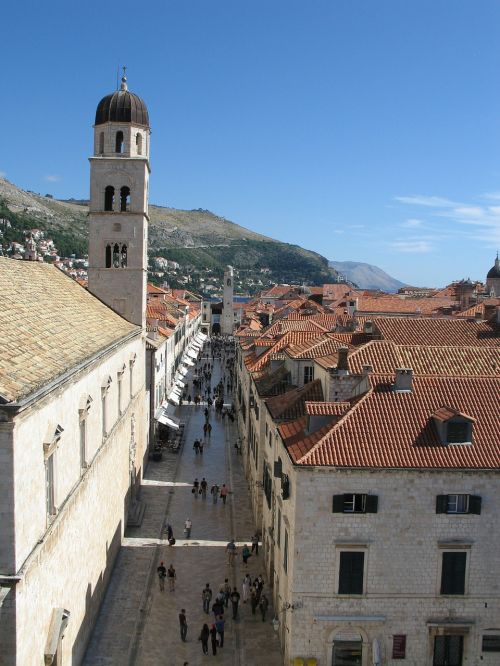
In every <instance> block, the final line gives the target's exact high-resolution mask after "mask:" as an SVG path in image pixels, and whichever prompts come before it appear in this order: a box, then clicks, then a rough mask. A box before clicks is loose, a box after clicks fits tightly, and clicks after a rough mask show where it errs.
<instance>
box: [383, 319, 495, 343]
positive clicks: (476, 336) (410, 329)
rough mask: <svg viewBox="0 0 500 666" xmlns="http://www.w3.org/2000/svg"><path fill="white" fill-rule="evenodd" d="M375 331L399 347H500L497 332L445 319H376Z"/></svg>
mask: <svg viewBox="0 0 500 666" xmlns="http://www.w3.org/2000/svg"><path fill="white" fill-rule="evenodd" d="M373 324H374V328H375V329H376V330H377V331H378V332H380V334H381V335H382V337H383V338H384V339H386V340H394V342H397V343H398V344H402V345H436V346H473V347H474V346H475V347H478V346H481V347H482V346H483V345H484V346H487V347H498V346H500V335H499V330H500V329H499V328H498V327H495V326H493V325H492V324H489V323H487V322H476V321H468V320H464V319H455V318H454V319H452V318H449V319H445V318H436V319H434V318H424V317H422V318H415V319H413V318H411V319H408V318H406V317H376V318H374V319H373Z"/></svg>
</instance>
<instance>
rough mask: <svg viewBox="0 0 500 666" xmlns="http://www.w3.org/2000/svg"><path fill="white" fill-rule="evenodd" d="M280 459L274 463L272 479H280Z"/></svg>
mask: <svg viewBox="0 0 500 666" xmlns="http://www.w3.org/2000/svg"><path fill="white" fill-rule="evenodd" d="M281 474H282V472H281V458H280V459H279V460H276V461H275V462H274V478H275V479H279V478H280V477H281Z"/></svg>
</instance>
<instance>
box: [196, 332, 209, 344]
mask: <svg viewBox="0 0 500 666" xmlns="http://www.w3.org/2000/svg"><path fill="white" fill-rule="evenodd" d="M196 337H197V338H200V340H203V342H205V340H206V339H207V338H208V335H206V334H205V333H202V332H201V331H198V333H197V334H196Z"/></svg>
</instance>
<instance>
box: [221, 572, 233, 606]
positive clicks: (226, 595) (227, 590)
mask: <svg viewBox="0 0 500 666" xmlns="http://www.w3.org/2000/svg"><path fill="white" fill-rule="evenodd" d="M222 590H223V592H224V605H225V606H226V608H227V607H228V606H229V597H230V596H231V585H229V580H228V579H227V578H225V579H224V585H223V587H222Z"/></svg>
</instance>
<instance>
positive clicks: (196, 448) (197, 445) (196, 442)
mask: <svg viewBox="0 0 500 666" xmlns="http://www.w3.org/2000/svg"><path fill="white" fill-rule="evenodd" d="M193 449H194V452H195V454H196V455H198V453H199V451H200V440H199V439H195V440H194V444H193Z"/></svg>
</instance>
